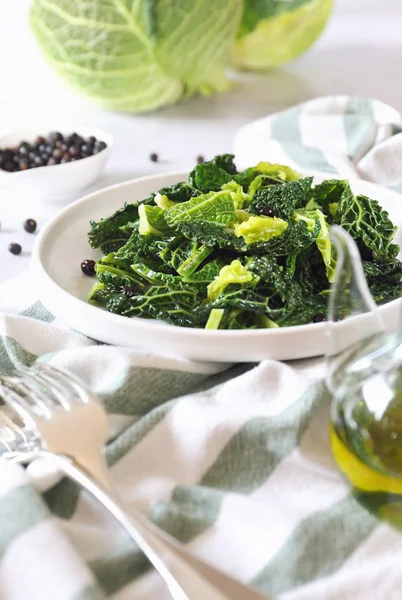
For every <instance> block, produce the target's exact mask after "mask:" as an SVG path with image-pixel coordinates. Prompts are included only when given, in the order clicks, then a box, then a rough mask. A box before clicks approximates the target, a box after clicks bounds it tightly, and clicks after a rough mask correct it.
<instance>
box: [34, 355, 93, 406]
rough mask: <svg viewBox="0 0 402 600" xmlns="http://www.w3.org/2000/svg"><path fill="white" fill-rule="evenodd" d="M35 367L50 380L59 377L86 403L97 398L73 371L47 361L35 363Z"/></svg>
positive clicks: (61, 381) (60, 380)
mask: <svg viewBox="0 0 402 600" xmlns="http://www.w3.org/2000/svg"><path fill="white" fill-rule="evenodd" d="M33 368H34V369H35V371H39V372H44V373H42V374H43V375H45V376H46V377H48V378H49V381H53V380H55V379H57V380H58V381H59V382H60V383H62V384H63V385H65V386H66V387H67V389H68V390H71V388H72V389H73V390H74V391H75V393H76V394H77V395H78V396H79V398H80V399H81V401H82V402H83V403H84V404H87V403H88V402H89V401H94V400H95V399H94V396H93V395H92V394H91V392H89V391H88V390H86V389H85V385H84V383H82V382H81V381H80V379H79V378H78V377H76V376H75V375H73V374H72V373H70V372H67V371H65V370H64V369H60V367H54V366H53V365H49V364H47V363H39V364H35V365H34V366H33Z"/></svg>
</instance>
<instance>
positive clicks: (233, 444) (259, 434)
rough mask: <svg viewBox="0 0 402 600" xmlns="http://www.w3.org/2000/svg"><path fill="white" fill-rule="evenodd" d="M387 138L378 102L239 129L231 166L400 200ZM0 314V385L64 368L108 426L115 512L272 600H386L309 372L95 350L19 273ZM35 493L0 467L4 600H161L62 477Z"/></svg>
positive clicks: (391, 140) (29, 476) (380, 544)
mask: <svg viewBox="0 0 402 600" xmlns="http://www.w3.org/2000/svg"><path fill="white" fill-rule="evenodd" d="M398 123H401V117H400V115H399V114H397V113H396V111H394V110H393V109H391V108H389V107H387V106H385V105H383V104H381V103H379V102H375V101H370V100H366V99H360V98H345V97H339V98H338V97H337V98H321V99H318V100H314V101H311V102H308V103H306V104H304V105H301V106H298V107H296V108H293V109H290V110H288V111H285V112H284V113H281V114H279V115H273V116H271V117H269V118H268V119H263V120H262V121H260V122H259V123H254V124H251V125H248V126H247V127H245V128H244V129H243V130H241V131H240V132H239V134H238V136H237V139H236V154H237V159H238V162H239V164H241V166H247V165H249V164H252V163H255V162H257V161H259V160H264V159H266V160H274V161H277V162H287V163H291V164H292V165H294V166H295V167H297V168H300V169H304V170H319V169H324V170H325V171H330V172H335V171H336V172H337V173H342V174H345V175H347V176H350V175H356V174H358V175H360V176H366V177H368V176H369V177H370V178H371V179H373V178H374V179H375V180H376V181H380V182H382V183H387V184H389V185H392V186H396V185H397V184H398V183H401V182H402V166H401V165H397V164H396V163H394V161H393V152H394V150H393V149H395V144H397V143H401V135H400V134H399V133H398V132H399V131H400V129H399V125H398ZM393 134H394V135H393ZM367 165H369V167H368V166H367ZM398 169H399V173H398ZM0 310H1V311H2V312H1V316H0V374H9V373H11V372H12V371H13V369H14V368H16V367H18V366H20V365H25V364H31V363H32V362H33V361H35V360H36V359H38V358H39V360H41V361H47V362H49V363H51V364H53V365H55V366H62V367H64V368H66V369H69V370H71V372H74V373H76V374H77V375H79V376H80V377H81V378H82V379H83V380H84V381H85V382H86V383H87V385H88V386H89V387H90V388H91V389H92V390H93V391H94V392H95V393H96V394H97V396H98V398H99V400H100V401H101V402H102V403H103V404H104V406H105V407H106V409H107V410H108V412H109V413H110V417H111V427H112V434H111V438H110V442H109V443H108V445H107V449H106V455H107V460H108V463H109V466H110V469H111V474H112V477H113V479H114V481H115V483H116V486H117V489H118V491H119V493H120V495H121V497H122V498H123V499H124V502H125V504H126V506H127V507H128V509H130V506H134V505H135V506H136V507H138V508H139V509H140V510H141V511H142V512H143V513H144V514H145V515H147V516H148V517H149V518H150V519H151V520H152V521H154V522H155V523H156V524H157V525H158V526H160V527H162V528H163V529H165V530H166V531H168V532H169V533H171V534H172V535H174V536H175V537H176V538H178V539H179V540H180V541H182V542H183V543H185V544H186V545H187V547H188V549H189V551H191V552H194V553H195V554H197V555H198V556H199V557H201V558H203V559H205V560H206V561H207V562H210V563H211V564H213V565H214V566H216V567H218V568H220V569H221V570H222V571H224V572H226V573H228V574H229V575H231V576H233V577H236V578H238V579H240V580H242V581H244V582H247V583H250V584H251V585H254V586H255V587H257V588H259V589H260V590H262V591H265V592H267V593H269V594H270V595H272V597H274V598H276V599H277V600H278V599H279V600H339V598H342V599H343V600H352V599H353V600H363V599H364V600H367V599H368V598H369V599H370V600H384V599H385V598H386V599H387V600H399V598H400V596H401V592H400V590H401V586H402V570H401V566H400V565H401V564H402V538H401V536H400V534H398V533H397V532H395V531H393V530H392V529H391V528H390V527H388V526H387V525H386V524H384V523H381V522H379V521H377V520H376V519H375V517H373V516H372V515H371V514H369V513H368V512H367V511H366V510H365V509H364V508H362V507H361V506H360V505H358V504H357V502H356V501H355V499H354V498H353V496H352V495H351V493H350V490H349V488H348V486H347V484H346V483H345V482H344V481H343V479H342V477H341V476H340V475H339V472H338V470H337V467H336V465H335V464H334V462H333V460H332V457H331V452H330V448H329V441H328V421H329V401H330V399H329V397H328V394H327V393H326V391H325V387H324V385H323V384H322V382H321V379H322V376H323V364H322V360H321V359H312V360H306V361H294V362H291V363H288V364H285V363H279V362H275V361H272V360H266V361H263V362H261V363H260V364H258V365H235V366H227V365H226V366H225V365H214V364H203V363H191V362H189V361H185V360H180V359H175V358H168V357H162V356H157V355H151V354H146V353H143V352H139V351H135V350H130V349H124V348H117V347H111V346H106V345H100V344H98V343H97V342H95V341H93V340H89V339H87V338H85V337H84V336H82V335H80V334H79V333H76V332H74V331H71V330H69V329H68V328H67V327H65V325H64V324H63V323H62V322H59V321H58V320H56V319H55V318H54V317H53V315H51V314H50V313H49V312H48V311H47V310H46V309H45V308H44V306H43V305H42V304H41V303H40V302H39V301H38V299H37V296H36V290H35V284H34V281H32V280H31V276H30V275H29V274H28V275H25V276H24V277H22V278H20V279H17V280H15V281H10V282H8V283H7V284H4V285H3V286H2V287H1V288H0ZM42 475H43V473H42ZM46 481H47V480H45V479H44V478H43V477H41V478H39V479H38V477H37V469H36V470H35V468H33V469H31V470H28V471H24V470H23V469H22V467H19V466H16V465H11V464H9V463H6V462H4V461H1V460H0V598H1V600H26V599H28V598H29V599H30V600H32V599H38V600H39V599H40V600H47V599H49V600H78V599H80V600H83V599H100V598H113V599H114V600H128V599H132V598H136V600H150V599H151V598H153V599H155V598H160V599H162V600H164V599H166V600H167V599H168V598H170V596H169V594H168V592H167V590H166V589H165V587H164V586H163V583H162V582H161V581H160V579H159V578H158V576H157V575H156V573H155V572H154V571H152V570H150V569H149V565H148V563H147V562H146V560H145V559H144V557H143V555H142V554H141V553H140V552H139V551H138V549H137V547H136V545H135V544H134V543H133V542H132V541H130V539H129V538H128V537H127V535H126V534H124V532H122V531H121V530H120V529H119V527H118V526H116V525H115V524H114V523H113V521H112V519H111V518H110V517H108V516H107V515H106V514H105V513H104V512H103V511H101V510H100V509H99V507H97V506H96V504H95V503H94V502H93V501H92V500H91V499H90V498H89V497H88V496H87V495H85V494H83V493H80V491H79V490H78V489H77V487H76V486H75V485H74V484H73V483H71V482H70V481H67V480H61V481H58V482H57V483H56V484H55V485H52V486H51V487H50V488H49V489H46V490H45V491H44V493H43V494H41V493H40V491H39V490H38V487H40V488H43V487H44V486H45V487H46ZM44 482H45V484H44ZM47 483H48V484H49V481H47ZM50 483H52V482H50ZM53 483H54V481H53ZM206 600H207V599H206Z"/></svg>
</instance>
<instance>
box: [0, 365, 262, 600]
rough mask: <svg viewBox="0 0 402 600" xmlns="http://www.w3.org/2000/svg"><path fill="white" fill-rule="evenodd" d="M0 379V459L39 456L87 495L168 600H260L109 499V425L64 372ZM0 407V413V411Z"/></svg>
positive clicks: (45, 370) (37, 369) (43, 368)
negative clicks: (143, 559)
mask: <svg viewBox="0 0 402 600" xmlns="http://www.w3.org/2000/svg"><path fill="white" fill-rule="evenodd" d="M18 375H19V377H2V378H0V397H1V398H2V399H3V400H4V402H5V407H3V408H1V407H0V456H3V457H4V458H6V459H9V460H13V461H16V462H30V461H32V460H34V459H35V458H39V457H43V458H47V459H48V460H51V461H53V463H54V464H55V465H56V466H57V468H58V469H59V470H60V471H61V472H63V473H64V474H65V475H67V476H68V477H70V478H71V479H73V480H74V481H76V482H77V483H78V484H80V485H81V486H82V487H84V488H85V489H86V490H87V491H89V492H90V493H91V494H92V495H93V496H94V497H96V498H97V499H98V501H99V502H101V504H102V505H103V506H104V507H105V508H106V509H107V510H108V511H109V512H110V513H111V514H112V515H113V517H114V518H115V519H116V520H117V521H118V522H119V523H120V524H121V525H122V526H123V527H124V528H125V530H126V531H127V532H128V533H129V534H130V536H131V537H132V538H133V539H134V540H135V541H136V543H137V544H138V546H139V547H140V548H141V550H142V551H143V552H144V554H145V555H146V556H147V557H148V559H149V560H150V562H151V563H152V564H153V566H154V567H155V568H156V569H157V571H158V572H159V574H160V575H161V577H162V578H163V579H164V581H165V583H166V584H167V586H168V589H169V591H170V593H171V595H172V597H173V598H175V599H176V600H206V599H208V600H229V598H230V599H231V600H267V597H266V596H263V595H262V594H260V593H259V592H257V591H256V590H254V589H252V588H250V587H247V586H245V585H243V584H241V583H239V582H237V581H235V580H233V579H231V578H230V577H228V576H226V575H224V574H223V573H221V572H220V571H217V570H216V569H214V568H213V567H211V566H209V565H207V564H206V563H204V562H203V561H201V560H199V559H197V558H195V557H194V556H193V555H191V554H189V553H188V552H186V551H185V550H184V548H183V547H182V546H181V545H180V544H179V543H178V542H177V541H176V540H175V539H174V538H172V537H170V536H168V535H167V534H166V533H165V532H163V531H162V530H160V529H158V528H157V527H155V526H154V525H153V524H152V523H150V522H149V521H147V520H146V519H145V517H143V516H142V514H141V513H140V512H139V511H137V510H136V509H134V508H131V509H130V514H128V513H127V512H126V511H125V509H124V508H123V506H122V505H121V504H120V503H119V501H118V500H117V498H116V494H115V492H114V490H113V486H112V484H111V481H110V479H109V474H108V471H107V468H106V464H105V462H104V459H103V453H102V451H103V447H104V444H105V442H106V440H107V436H108V431H109V424H108V418H107V415H106V413H105V411H104V409H103V407H102V406H101V405H100V404H99V403H98V402H97V400H96V399H95V397H94V396H93V395H92V394H91V393H90V392H89V391H87V390H86V389H85V388H84V387H83V386H82V384H81V382H80V381H79V380H78V379H77V378H75V377H74V376H73V375H71V374H70V373H67V372H65V371H62V370H60V369H56V368H55V367H51V366H50V365H47V364H37V365H35V366H34V367H32V368H30V369H22V370H21V371H19V372H18ZM5 409H7V410H5Z"/></svg>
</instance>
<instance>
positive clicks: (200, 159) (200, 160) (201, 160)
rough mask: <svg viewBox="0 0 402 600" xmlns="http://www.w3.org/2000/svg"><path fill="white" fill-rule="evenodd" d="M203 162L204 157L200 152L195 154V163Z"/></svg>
mask: <svg viewBox="0 0 402 600" xmlns="http://www.w3.org/2000/svg"><path fill="white" fill-rule="evenodd" d="M203 162H205V158H204V157H203V156H202V154H200V155H199V156H197V163H198V164H201V163H203Z"/></svg>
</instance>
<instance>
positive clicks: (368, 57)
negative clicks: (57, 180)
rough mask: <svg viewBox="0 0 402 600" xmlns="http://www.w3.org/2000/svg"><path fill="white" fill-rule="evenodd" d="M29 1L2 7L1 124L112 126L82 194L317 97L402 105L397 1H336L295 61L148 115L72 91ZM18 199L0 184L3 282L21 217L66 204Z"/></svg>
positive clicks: (190, 158)
mask: <svg viewBox="0 0 402 600" xmlns="http://www.w3.org/2000/svg"><path fill="white" fill-rule="evenodd" d="M29 3H30V0H19V1H18V2H14V3H8V4H7V8H0V55H1V56H3V57H7V58H6V60H3V61H2V66H1V71H0V73H1V79H2V82H1V86H0V133H2V132H5V131H9V130H12V129H21V128H24V127H33V128H35V124H37V123H45V122H47V121H48V122H53V123H57V122H58V121H59V120H63V121H65V120H66V116H67V117H68V120H69V121H71V122H72V123H74V124H75V125H76V128H77V129H78V128H79V125H84V126H85V127H89V128H92V127H93V128H94V129H95V128H98V127H99V128H101V129H104V130H107V131H109V132H110V133H111V134H112V135H113V136H114V141H115V146H114V148H113V152H112V155H111V157H110V160H109V162H108V164H107V167H106V169H105V171H104V173H103V175H102V176H101V178H100V179H99V180H98V181H97V182H96V184H95V185H93V186H92V187H91V188H90V189H89V190H85V192H83V194H84V193H88V192H89V191H93V190H95V189H99V188H101V187H105V186H107V185H111V184H113V183H118V182H120V181H124V180H127V179H131V178H134V177H140V176H144V175H150V174H156V173H160V172H162V171H169V170H183V169H190V168H191V167H192V166H193V164H194V162H195V159H196V157H197V156H198V155H200V154H202V155H203V156H205V157H206V158H208V157H212V156H214V155H215V154H218V153H220V152H230V151H231V149H232V144H233V138H234V135H235V133H236V131H237V130H238V129H239V127H241V126H242V125H244V124H245V123H247V122H249V121H250V120H253V119H256V118H259V117H262V116H264V115H267V114H269V113H272V112H276V111H278V110H283V109H285V108H287V107H289V106H291V105H293V104H296V103H298V102H302V101H304V100H307V99H310V98H313V97H315V96H322V95H327V94H353V95H363V96H371V97H377V98H378V99H380V100H383V101H384V102H387V103H389V104H392V105H393V106H395V107H396V108H398V109H402V85H401V83H400V78H399V77H398V76H396V73H397V72H398V61H399V64H400V62H401V58H402V36H401V31H402V7H401V5H400V0H383V1H382V2H381V3H378V0H353V2H350V0H335V8H334V14H333V17H332V19H331V21H330V23H329V25H328V27H327V29H326V30H325V32H324V34H323V36H322V37H321V38H320V40H319V42H318V43H317V44H316V45H315V46H314V47H313V48H312V49H311V50H310V51H309V52H308V53H307V54H305V55H304V56H303V57H301V58H300V59H299V60H297V61H295V62H294V63H292V64H291V65H288V66H286V67H284V68H283V69H281V70H278V71H276V72H272V73H267V74H252V73H244V74H237V75H235V76H234V81H233V86H232V88H231V90H230V91H229V92H228V93H226V94H223V95H219V96H214V97H212V98H208V99H206V98H200V97H197V98H194V99H191V100H190V101H187V102H186V103H183V104H181V105H177V106H173V107H170V108H167V109H164V110H162V111H159V112H157V113H152V114H148V115H141V116H138V115H122V114H116V113H110V112H106V111H104V110H101V109H98V108H96V107H94V106H93V105H90V104H88V103H87V102H86V101H85V100H82V99H81V98H79V97H77V96H75V95H73V94H72V93H71V92H69V91H68V90H66V88H65V87H64V86H63V84H62V83H61V82H60V81H59V80H58V79H57V77H55V76H54V75H53V73H51V72H50V71H49V69H48V68H47V67H46V65H45V64H44V62H43V59H42V57H41V55H40V54H39V51H38V49H37V47H36V44H35V41H34V39H33V38H32V36H31V34H30V32H29V27H28V22H27V14H28V7H29ZM2 10H3V11H4V13H5V11H7V13H6V14H5V17H4V16H2V14H1V12H2ZM16 38H18V44H15V39H16ZM16 74H17V75H16ZM151 152H157V153H158V155H159V156H160V159H161V160H160V162H159V163H152V162H151V161H150V160H149V154H150V153H151ZM83 194H80V195H83ZM73 199H75V198H72V200H73ZM20 200H21V201H19V199H13V198H11V197H10V196H9V195H8V193H7V192H6V191H5V190H2V189H0V222H1V228H0V281H4V280H6V279H9V278H11V277H14V276H16V275H18V274H20V273H22V272H23V271H24V270H26V269H27V268H28V266H29V260H30V252H31V249H32V245H33V243H34V240H35V237H36V235H32V234H28V233H25V231H24V230H23V228H22V222H23V221H24V220H25V219H26V218H34V219H36V220H37V221H38V223H39V228H40V226H43V224H44V223H45V222H46V221H47V220H48V219H50V218H51V217H52V216H53V215H54V214H55V212H57V210H59V207H56V206H52V205H48V206H46V207H43V206H41V205H38V204H37V203H35V202H34V201H32V204H31V203H30V201H29V198H21V199H20ZM12 241H15V242H18V243H20V244H21V245H22V248H23V252H22V254H21V255H20V256H14V255H12V254H10V253H9V252H8V251H7V247H8V245H9V243H10V242H12Z"/></svg>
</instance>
